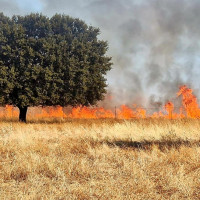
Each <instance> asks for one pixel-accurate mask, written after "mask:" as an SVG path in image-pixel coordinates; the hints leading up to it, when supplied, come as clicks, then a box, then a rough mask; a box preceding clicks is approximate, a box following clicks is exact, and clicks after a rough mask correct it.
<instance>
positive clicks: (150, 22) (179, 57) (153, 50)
mask: <svg viewBox="0 0 200 200" xmlns="http://www.w3.org/2000/svg"><path fill="white" fill-rule="evenodd" d="M199 10H200V1H199V0H73V1H70V0H0V11H2V12H4V14H6V15H9V16H12V15H13V14H20V15H24V14H29V13H30V12H42V13H43V14H45V15H48V16H52V15H54V14H55V13H61V14H63V13H64V14H67V15H70V16H72V17H79V18H80V19H83V20H84V21H85V22H86V23H88V24H90V25H93V26H95V27H99V28H100V30H101V36H100V37H101V39H104V40H107V41H108V43H109V52H108V54H109V55H110V56H112V57H113V63H114V65H113V69H112V70H111V71H110V72H109V73H108V76H107V78H108V83H109V90H110V91H111V93H112V95H113V97H114V99H116V101H118V102H120V103H141V104H145V103H146V102H148V101H149V99H151V100H152V101H154V100H159V99H160V100H161V101H165V100H167V99H171V98H174V97H175V95H176V92H177V90H178V86H179V85H180V84H188V85H189V86H191V87H193V88H194V89H195V92H196V94H197V95H199V94H200V92H199V91H198V89H199V86H200V78H199V77H200V69H199V63H200V56H199V54H200V43H199V38H200V12H199ZM152 95H154V96H152Z"/></svg>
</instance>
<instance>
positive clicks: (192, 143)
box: [0, 120, 200, 200]
mask: <svg viewBox="0 0 200 200" xmlns="http://www.w3.org/2000/svg"><path fill="white" fill-rule="evenodd" d="M199 141H200V121H199V120H174V121H169V120H138V121H123V120H68V121H66V122H60V123H50V122H48V123H40V122H36V123H33V122H32V123H28V124H20V123H17V122H1V123H0V199H136V200H137V199H141V200H143V199H148V200H149V199H152V200H153V199H173V200H174V199H193V200H194V199H200V143H199Z"/></svg>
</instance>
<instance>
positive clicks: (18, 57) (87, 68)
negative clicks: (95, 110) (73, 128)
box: [0, 13, 111, 122]
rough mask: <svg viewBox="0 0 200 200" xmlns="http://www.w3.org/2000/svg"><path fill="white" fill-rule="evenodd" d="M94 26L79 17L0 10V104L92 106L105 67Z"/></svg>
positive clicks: (23, 110) (23, 115)
mask: <svg viewBox="0 0 200 200" xmlns="http://www.w3.org/2000/svg"><path fill="white" fill-rule="evenodd" d="M99 34H100V30H99V29H98V28H94V27H92V26H88V25H87V24H85V23H84V22H83V21H81V20H80V19H75V18H71V17H69V16H66V15H59V14H56V15H54V16H53V17H51V18H48V17H47V16H44V15H42V14H30V15H26V16H13V17H12V18H9V17H6V16H4V14H3V13H0V104H1V105H6V104H8V105H14V106H17V107H18V108H19V111H20V114H19V120H20V121H23V122H26V112H27V108H28V107H29V106H39V105H42V106H55V105H60V106H67V105H71V106H76V105H86V106H89V105H94V104H96V102H97V101H99V100H102V99H103V97H104V94H105V93H106V86H107V84H106V78H105V75H106V72H107V71H109V70H110V69H111V58H110V57H107V56H106V55H105V54H106V51H107V50H108V44H107V42H105V41H101V40H99V39H98V35H99Z"/></svg>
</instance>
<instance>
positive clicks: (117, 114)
mask: <svg viewBox="0 0 200 200" xmlns="http://www.w3.org/2000/svg"><path fill="white" fill-rule="evenodd" d="M179 96H181V97H182V105H181V106H180V108H178V110H179V112H178V113H176V112H175V111H174V110H175V107H174V104H173V102H171V101H169V102H167V103H166V104H165V106H164V107H163V108H162V110H161V111H158V112H154V113H153V114H147V113H148V112H147V109H145V108H142V107H138V106H136V105H134V108H133V109H131V108H130V107H128V106H126V105H121V106H120V108H117V109H115V111H111V110H108V109H104V108H103V107H99V108H93V107H85V106H79V107H75V108H72V110H71V112H70V113H69V114H66V113H65V112H64V110H63V108H62V107H61V106H55V107H42V108H41V110H40V112H38V111H37V112H34V111H31V112H29V113H28V117H30V118H36V119H41V118H80V119H81V118H84V119H98V118H118V119H132V118H166V119H178V118H185V117H189V118H200V108H199V105H198V102H197V98H196V96H195V95H194V94H193V91H192V89H190V88H188V87H187V86H186V85H183V86H181V87H180V89H179V92H178V93H177V97H179ZM0 117H1V118H15V117H18V111H17V109H16V108H14V107H13V106H11V105H6V107H5V108H1V111H0Z"/></svg>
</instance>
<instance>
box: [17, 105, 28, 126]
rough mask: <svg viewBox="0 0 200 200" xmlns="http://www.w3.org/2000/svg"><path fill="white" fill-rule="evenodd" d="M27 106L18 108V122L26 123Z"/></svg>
mask: <svg viewBox="0 0 200 200" xmlns="http://www.w3.org/2000/svg"><path fill="white" fill-rule="evenodd" d="M27 109H28V107H27V106H24V107H19V121H20V122H24V123H26V113H27Z"/></svg>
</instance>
